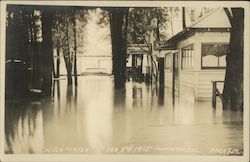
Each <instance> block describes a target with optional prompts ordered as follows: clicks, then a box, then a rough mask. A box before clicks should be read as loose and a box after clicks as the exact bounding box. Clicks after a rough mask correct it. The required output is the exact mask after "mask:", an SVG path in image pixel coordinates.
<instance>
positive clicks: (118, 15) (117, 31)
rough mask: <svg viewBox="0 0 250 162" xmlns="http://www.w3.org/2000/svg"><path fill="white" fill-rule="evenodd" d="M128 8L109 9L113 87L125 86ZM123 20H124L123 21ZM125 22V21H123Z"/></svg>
mask: <svg viewBox="0 0 250 162" xmlns="http://www.w3.org/2000/svg"><path fill="white" fill-rule="evenodd" d="M127 13H128V8H112V9H110V28H111V42H112V55H113V57H112V59H113V74H114V80H115V89H123V88H124V87H125V78H126V77H125V70H126V52H125V49H126V47H125V46H126V43H125V42H126V41H127V40H125V39H126V37H127V36H126V35H127V31H126V30H127V29H126V28H127V27H124V25H126V22H127V20H125V19H126V18H127V16H126V15H127ZM124 20H125V21H124ZM124 22H125V23H124ZM124 29H125V30H124Z"/></svg>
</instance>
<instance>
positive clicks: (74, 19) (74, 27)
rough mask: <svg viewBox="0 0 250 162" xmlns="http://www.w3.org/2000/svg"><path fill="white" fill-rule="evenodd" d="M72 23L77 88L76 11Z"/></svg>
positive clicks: (76, 83) (73, 12) (73, 13)
mask: <svg viewBox="0 0 250 162" xmlns="http://www.w3.org/2000/svg"><path fill="white" fill-rule="evenodd" d="M72 22H73V32H74V77H75V86H77V85H78V79H77V57H76V55H77V38H76V10H73V11H72Z"/></svg>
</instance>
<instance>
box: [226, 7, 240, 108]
mask: <svg viewBox="0 0 250 162" xmlns="http://www.w3.org/2000/svg"><path fill="white" fill-rule="evenodd" d="M225 11H226V13H227V16H228V18H229V21H230V23H231V31H230V46H229V53H228V55H227V56H226V60H227V67H226V75H225V84H224V90H223V100H224V102H223V109H230V110H235V111H238V110H240V111H242V110H243V35H244V9H242V8H232V14H231V13H230V12H229V10H228V9H225Z"/></svg>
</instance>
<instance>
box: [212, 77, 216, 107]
mask: <svg viewBox="0 0 250 162" xmlns="http://www.w3.org/2000/svg"><path fill="white" fill-rule="evenodd" d="M212 83H213V89H212V107H213V108H216V82H215V81H212Z"/></svg>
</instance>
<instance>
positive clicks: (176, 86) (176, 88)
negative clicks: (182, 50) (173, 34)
mask: <svg viewBox="0 0 250 162" xmlns="http://www.w3.org/2000/svg"><path fill="white" fill-rule="evenodd" d="M172 68H173V77H172V78H173V81H172V82H173V84H172V97H173V99H174V98H175V97H176V96H178V95H179V55H178V52H176V53H174V54H173V67H172Z"/></svg>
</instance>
